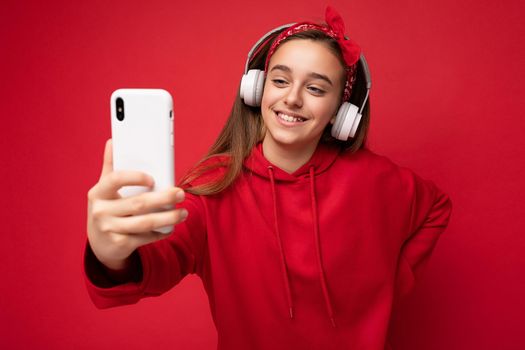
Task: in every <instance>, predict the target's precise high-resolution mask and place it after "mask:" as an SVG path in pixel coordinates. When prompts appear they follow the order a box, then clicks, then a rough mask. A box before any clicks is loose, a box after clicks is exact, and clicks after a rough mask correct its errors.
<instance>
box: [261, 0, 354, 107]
mask: <svg viewBox="0 0 525 350" xmlns="http://www.w3.org/2000/svg"><path fill="white" fill-rule="evenodd" d="M325 20H326V23H327V25H326V26H325V25H320V24H315V23H311V22H301V23H297V24H294V25H292V26H291V27H289V28H287V29H285V30H284V31H283V32H281V33H280V34H279V35H278V36H277V38H276V39H275V40H274V42H273V43H272V46H271V47H270V49H269V51H268V55H267V56H266V62H265V65H264V71H265V72H268V64H269V62H270V58H271V57H272V55H273V54H274V53H275V51H276V50H277V48H278V47H279V45H280V44H281V43H282V42H283V40H285V39H286V38H288V37H290V36H292V35H295V34H297V33H301V32H304V31H307V30H318V31H321V32H323V33H325V34H326V35H327V36H329V37H331V38H333V39H334V40H336V41H337V43H338V44H339V47H340V48H341V51H342V53H343V58H344V61H345V64H346V67H345V69H346V82H345V90H344V95H343V101H348V100H349V99H350V95H351V94H352V87H353V85H354V82H355V80H356V72H357V61H359V56H360V54H361V48H360V47H359V46H358V45H357V44H356V43H355V42H354V41H353V40H351V39H349V38H348V37H346V36H345V35H344V32H345V25H344V22H343V19H342V18H341V16H340V15H339V14H338V13H337V12H336V11H335V10H334V9H333V8H332V7H331V6H328V7H327V8H326V13H325Z"/></svg>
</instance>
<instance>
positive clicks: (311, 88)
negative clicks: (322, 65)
mask: <svg viewBox="0 0 525 350" xmlns="http://www.w3.org/2000/svg"><path fill="white" fill-rule="evenodd" d="M308 90H310V91H311V92H313V93H314V94H317V95H322V94H324V92H325V91H324V90H322V89H319V88H317V87H315V86H309V87H308Z"/></svg>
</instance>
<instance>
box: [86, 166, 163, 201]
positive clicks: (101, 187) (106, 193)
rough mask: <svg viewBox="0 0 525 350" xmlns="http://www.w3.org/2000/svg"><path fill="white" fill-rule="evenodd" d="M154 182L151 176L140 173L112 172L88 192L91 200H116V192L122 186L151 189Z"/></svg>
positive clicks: (128, 171)
mask: <svg viewBox="0 0 525 350" xmlns="http://www.w3.org/2000/svg"><path fill="white" fill-rule="evenodd" d="M153 185H154V180H153V178H152V177H151V176H149V175H148V174H146V173H143V172H140V171H131V170H121V171H112V172H110V173H108V174H106V175H104V177H103V178H101V179H100V181H99V182H98V183H97V184H96V185H95V186H94V187H93V188H92V189H91V190H90V191H89V192H90V193H89V195H90V196H91V197H93V198H106V199H114V198H118V196H117V191H118V190H119V189H120V188H122V187H123V186H145V187H149V188H152V187H153Z"/></svg>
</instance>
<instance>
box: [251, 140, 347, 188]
mask: <svg viewBox="0 0 525 350" xmlns="http://www.w3.org/2000/svg"><path fill="white" fill-rule="evenodd" d="M339 153H340V148H339V147H337V146H335V145H328V144H324V143H321V142H320V143H319V144H318V145H317V148H316V149H315V151H314V153H313V154H312V156H311V157H310V159H309V160H308V161H307V162H306V163H305V164H303V165H302V166H301V167H300V168H299V169H297V170H296V171H294V172H293V173H287V172H286V171H284V170H283V169H281V168H279V167H278V166H276V165H274V164H272V163H271V162H270V161H269V160H268V159H266V158H265V157H264V154H263V149H262V142H260V143H258V144H257V145H256V146H255V147H254V148H253V150H252V152H251V153H250V155H249V156H248V157H247V158H246V160H245V161H244V166H245V167H246V168H248V169H249V170H250V171H252V172H253V173H255V174H257V175H259V176H262V177H264V178H269V175H268V167H272V168H273V169H274V171H273V176H274V178H275V180H279V181H290V182H296V181H298V180H300V179H302V178H304V177H307V176H310V174H311V169H312V168H313V173H314V174H315V175H319V174H321V173H323V172H325V171H326V170H328V169H329V168H330V166H331V165H332V164H333V163H334V162H335V160H336V159H337V156H338V155H339Z"/></svg>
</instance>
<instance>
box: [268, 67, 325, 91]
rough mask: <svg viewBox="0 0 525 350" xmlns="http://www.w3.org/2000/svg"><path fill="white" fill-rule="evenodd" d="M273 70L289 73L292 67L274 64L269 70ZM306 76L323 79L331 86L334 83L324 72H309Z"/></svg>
mask: <svg viewBox="0 0 525 350" xmlns="http://www.w3.org/2000/svg"><path fill="white" fill-rule="evenodd" d="M274 70H281V71H283V72H286V73H291V72H292V69H291V68H290V67H288V66H285V65H284V64H276V65H275V66H273V67H272V69H270V72H273V71H274ZM308 76H309V77H311V78H315V79H321V80H324V81H326V82H327V83H328V84H330V85H331V86H333V85H334V84H333V83H332V81H331V80H330V79H329V78H328V77H327V76H326V75H324V74H320V73H315V72H311V73H310V74H308Z"/></svg>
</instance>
